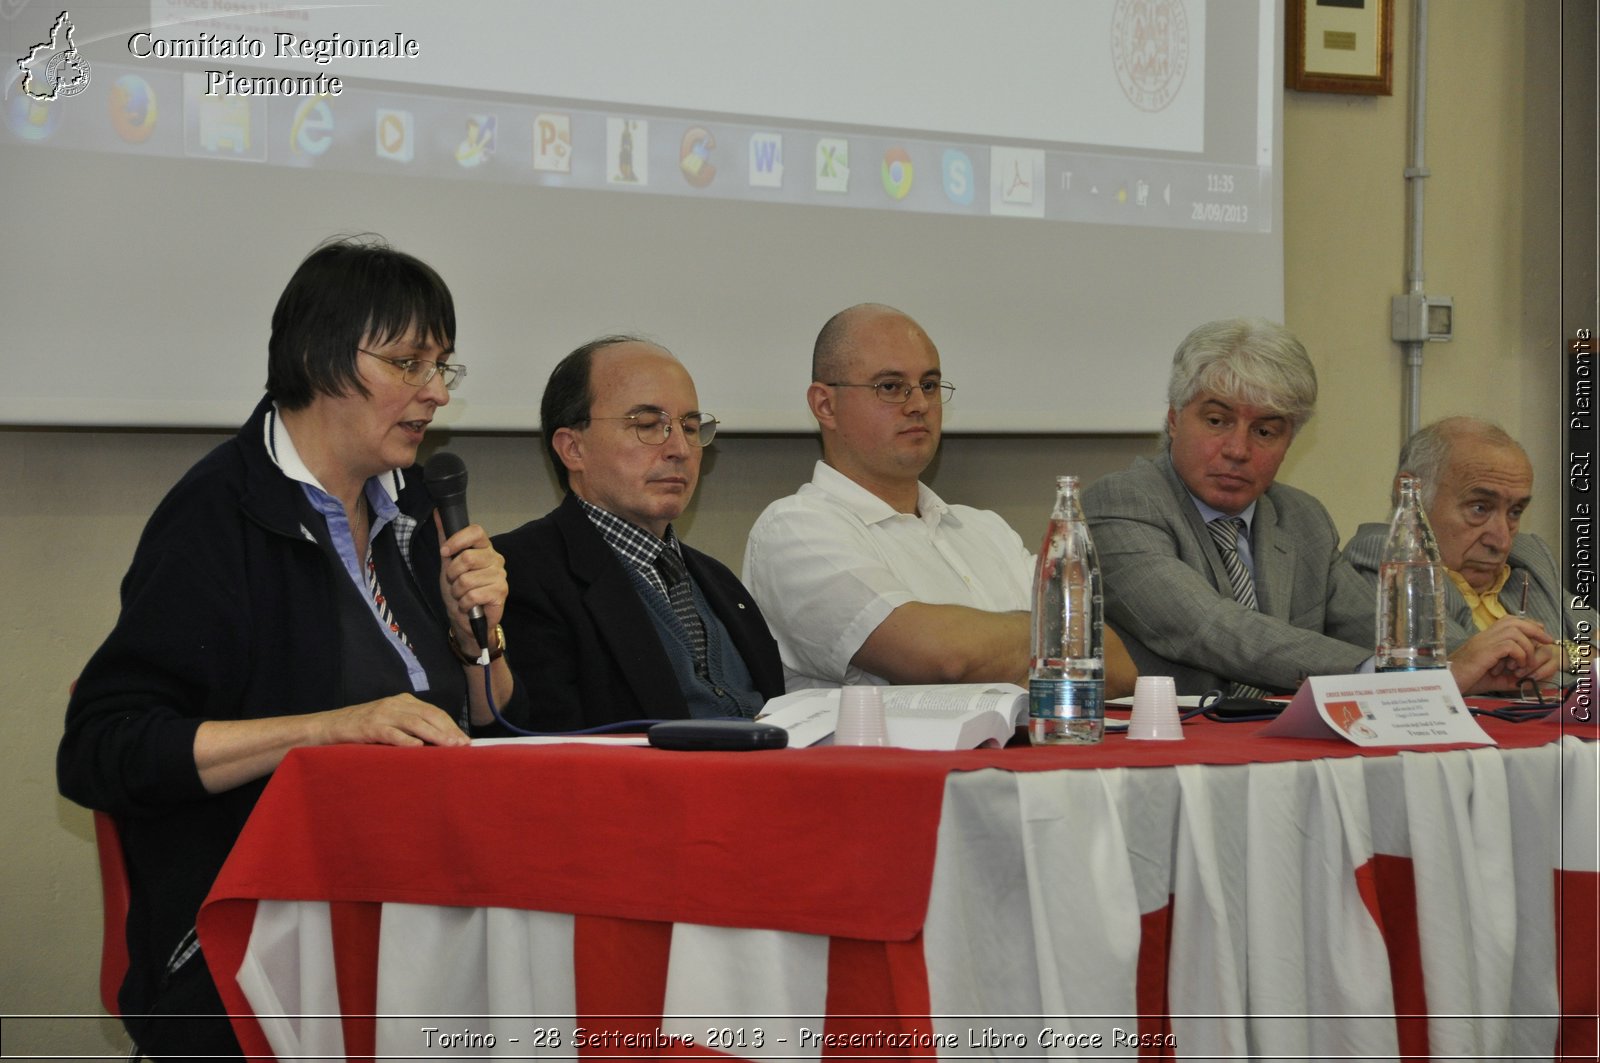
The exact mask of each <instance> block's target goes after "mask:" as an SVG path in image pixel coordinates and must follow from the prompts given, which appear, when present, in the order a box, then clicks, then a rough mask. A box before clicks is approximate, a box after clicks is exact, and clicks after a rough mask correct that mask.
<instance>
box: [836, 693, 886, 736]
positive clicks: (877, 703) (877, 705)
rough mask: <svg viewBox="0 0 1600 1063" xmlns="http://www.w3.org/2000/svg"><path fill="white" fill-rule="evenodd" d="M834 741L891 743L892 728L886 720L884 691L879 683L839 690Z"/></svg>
mask: <svg viewBox="0 0 1600 1063" xmlns="http://www.w3.org/2000/svg"><path fill="white" fill-rule="evenodd" d="M833 744H834V745H836V746H886V745H888V744H889V728H888V725H887V724H885V723H884V721H883V694H882V692H881V691H879V690H878V688H877V687H875V686H860V687H844V688H843V689H841V690H840V691H839V722H838V724H837V725H836V726H835V727H834V730H833Z"/></svg>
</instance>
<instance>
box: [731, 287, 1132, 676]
mask: <svg viewBox="0 0 1600 1063" xmlns="http://www.w3.org/2000/svg"><path fill="white" fill-rule="evenodd" d="M811 369H812V374H811V375H812V383H811V386H810V387H809V388H808V389H807V391H806V399H807V402H808V403H809V404H810V406H811V412H812V414H813V415H814V416H815V417H816V419H817V425H818V427H819V429H820V430H821V433H822V453H823V458H822V460H821V461H819V462H818V463H817V466H816V470H815V472H814V474H813V475H812V478H811V482H810V483H808V484H805V485H803V486H802V487H801V488H800V490H799V492H798V493H796V494H793V495H790V496H789V497H787V498H781V499H779V500H778V501H776V502H774V503H772V505H770V506H768V507H767V509H766V512H764V513H762V514H761V517H760V518H759V519H758V520H757V521H756V524H755V527H754V528H752V529H751V532H750V540H749V543H748V545H747V546H746V547H745V556H744V583H745V585H746V586H747V587H748V588H749V589H750V592H751V593H752V594H753V595H754V596H755V599H756V602H757V604H758V605H759V606H760V607H761V612H762V614H763V615H764V616H765V617H766V618H767V623H768V625H769V626H770V627H771V628H772V631H773V634H774V635H775V636H776V637H777V640H778V648H779V652H780V654H781V655H782V658H783V665H784V676H785V679H786V682H787V684H788V688H789V689H790V690H795V689H799V688H803V687H817V686H840V685H854V684H862V683H897V684H907V683H976V682H996V681H1004V682H1012V683H1019V684H1025V683H1026V677H1027V670H1028V642H1029V630H1028V625H1029V618H1028V608H1029V600H1030V592H1031V583H1032V579H1033V556H1032V554H1031V553H1030V552H1029V550H1028V549H1027V547H1025V546H1024V545H1023V543H1022V540H1021V539H1020V538H1018V536H1017V533H1016V532H1014V531H1013V530H1012V529H1011V527H1010V525H1008V524H1007V523H1006V522H1005V520H1004V519H1002V518H1001V517H1000V516H999V514H997V513H993V512H990V511H988V510H980V509H972V508H970V507H968V506H953V505H950V504H948V503H946V502H945V501H944V500H943V499H941V498H940V497H939V496H938V495H936V494H934V493H933V491H932V490H930V489H929V488H928V487H927V485H925V484H923V483H921V482H920V481H919V479H918V477H920V476H921V475H922V471H923V470H924V469H926V468H927V467H928V463H929V462H931V461H932V460H933V457H934V454H935V453H936V452H937V451H938V449H939V433H940V426H941V422H942V415H943V411H944V403H945V402H946V401H947V400H948V399H949V397H950V395H951V394H953V393H954V390H955V388H954V386H953V385H951V384H949V383H947V382H945V381H944V379H943V377H942V376H941V374H940V369H939V351H938V349H937V348H936V347H934V345H933V341H932V340H930V339H929V338H928V334H927V333H926V332H924V331H923V330H922V328H921V327H920V326H919V325H918V324H917V323H916V322H915V321H913V320H912V319H911V318H909V317H907V316H906V315H905V314H902V313H901V312H900V311H898V310H895V309H893V308H891V307H887V306H881V305H877V304H871V303H869V304H864V305H861V306H854V307H851V308H850V309H848V310H844V311H841V312H840V313H838V314H836V315H834V317H833V318H831V319H830V320H829V321H828V323H827V324H826V325H824V326H823V328H822V331H821V332H820V333H819V334H818V336H817V342H816V346H815V348H814V350H813V353H812V366H811ZM1105 642H1106V696H1107V697H1119V696H1121V695H1123V694H1127V693H1130V692H1131V691H1132V689H1133V680H1134V677H1135V673H1134V669H1133V663H1132V661H1131V660H1130V659H1129V657H1128V655H1127V652H1126V650H1124V649H1123V646H1122V643H1121V641H1120V640H1119V639H1118V638H1117V637H1116V635H1115V634H1114V633H1113V632H1112V631H1111V630H1110V629H1109V628H1107V630H1106V639H1105Z"/></svg>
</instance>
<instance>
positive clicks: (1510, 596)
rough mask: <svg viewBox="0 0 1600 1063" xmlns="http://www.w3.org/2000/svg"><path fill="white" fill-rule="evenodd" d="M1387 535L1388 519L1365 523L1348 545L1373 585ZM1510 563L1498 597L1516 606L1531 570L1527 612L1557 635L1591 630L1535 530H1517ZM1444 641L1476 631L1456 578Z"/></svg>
mask: <svg viewBox="0 0 1600 1063" xmlns="http://www.w3.org/2000/svg"><path fill="white" fill-rule="evenodd" d="M1388 535H1389V526H1388V525H1387V524H1363V525H1362V526H1361V527H1359V528H1357V529H1356V533H1355V535H1353V536H1351V537H1350V541H1349V542H1348V543H1346V544H1345V548H1344V556H1345V560H1347V561H1349V562H1350V564H1351V565H1352V566H1353V567H1354V568H1355V570H1356V571H1357V572H1359V573H1361V575H1362V576H1364V577H1366V579H1367V581H1368V582H1369V583H1370V584H1372V586H1373V587H1377V585H1378V564H1379V562H1380V561H1381V560H1382V556H1383V541H1384V539H1386V538H1387V537H1388ZM1506 563H1507V564H1508V565H1510V566H1511V577H1510V578H1509V579H1507V580H1506V586H1505V589H1504V590H1503V591H1501V592H1500V601H1501V603H1502V604H1504V605H1506V606H1507V607H1508V608H1509V610H1511V611H1513V612H1514V611H1515V610H1516V608H1517V605H1518V604H1519V602H1520V599H1521V597H1522V574H1523V573H1527V575H1528V616H1529V617H1531V618H1532V619H1534V620H1537V621H1539V623H1541V624H1543V625H1544V629H1545V630H1546V631H1548V632H1550V634H1552V635H1554V636H1555V637H1556V638H1561V639H1570V638H1574V637H1576V636H1577V635H1578V634H1580V633H1586V634H1590V635H1592V634H1593V632H1594V625H1595V613H1594V610H1592V609H1588V610H1579V609H1572V608H1569V605H1570V603H1571V602H1572V601H1573V600H1574V599H1575V598H1576V597H1577V596H1576V595H1573V594H1571V593H1569V592H1567V591H1564V590H1562V589H1561V578H1560V577H1559V576H1558V575H1557V574H1556V559H1555V555H1553V554H1552V553H1551V552H1550V547H1549V546H1547V545H1546V544H1545V541H1544V540H1543V539H1541V538H1539V537H1538V536H1537V535H1532V534H1522V535H1518V536H1517V537H1516V539H1514V540H1512V543H1511V554H1510V555H1509V556H1508V557H1507V558H1506ZM1444 617H1445V644H1446V645H1447V646H1448V647H1449V648H1450V650H1451V651H1452V652H1453V651H1454V650H1455V648H1456V647H1457V646H1459V645H1461V644H1462V643H1463V642H1465V641H1467V640H1468V639H1469V638H1471V637H1472V636H1473V635H1476V634H1477V633H1478V627H1477V625H1476V624H1474V623H1473V622H1472V607H1471V606H1470V605H1468V604H1467V600H1466V598H1464V597H1462V595H1461V592H1460V591H1459V590H1457V589H1456V585H1455V583H1454V582H1450V583H1447V584H1446V585H1445V589H1444Z"/></svg>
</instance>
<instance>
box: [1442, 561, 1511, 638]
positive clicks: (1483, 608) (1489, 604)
mask: <svg viewBox="0 0 1600 1063" xmlns="http://www.w3.org/2000/svg"><path fill="white" fill-rule="evenodd" d="M1445 571H1446V572H1449V573H1450V581H1451V582H1452V583H1454V584H1455V585H1456V590H1458V591H1460V592H1461V597H1463V598H1465V599H1466V600H1467V604H1468V605H1469V606H1471V607H1472V623H1473V624H1474V625H1475V626H1476V627H1477V629H1478V630H1479V631H1482V630H1483V629H1484V628H1486V627H1488V626H1489V625H1490V624H1492V623H1494V622H1495V621H1496V620H1499V619H1500V618H1501V617H1502V616H1505V615H1506V607H1505V606H1503V605H1501V604H1500V591H1501V589H1502V588H1503V587H1505V585H1506V580H1508V579H1510V578H1511V566H1510V565H1502V566H1500V576H1499V578H1497V579H1496V580H1495V581H1494V586H1493V587H1490V588H1489V589H1488V590H1486V591H1484V592H1483V593H1482V594H1479V593H1478V592H1477V591H1475V590H1473V589H1472V585H1471V584H1470V583H1468V582H1467V580H1466V577H1464V576H1462V575H1461V574H1460V573H1459V572H1457V571H1455V570H1454V569H1446V570H1445Z"/></svg>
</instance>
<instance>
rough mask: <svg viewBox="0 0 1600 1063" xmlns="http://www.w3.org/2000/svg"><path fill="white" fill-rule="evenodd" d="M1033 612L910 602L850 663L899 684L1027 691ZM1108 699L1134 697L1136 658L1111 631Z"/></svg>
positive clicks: (1108, 634)
mask: <svg viewBox="0 0 1600 1063" xmlns="http://www.w3.org/2000/svg"><path fill="white" fill-rule="evenodd" d="M1030 624H1031V619H1030V617H1029V615H1028V614H1027V613H1024V612H1014V613H991V612H986V611H984V610H982V609H973V608H970V607H968V606H965V605H930V604H927V603H925V602H906V603H905V604H903V605H901V606H898V607H897V608H896V609H895V610H894V611H893V612H891V613H890V614H889V615H888V617H887V618H886V619H885V620H884V621H883V623H881V624H879V625H878V626H877V627H876V628H875V629H873V632H872V634H870V635H868V636H867V640H866V641H865V642H864V643H862V644H861V649H859V650H857V651H856V654H855V656H854V657H852V658H851V660H850V663H851V664H853V665H855V666H856V667H857V668H860V669H862V670H864V671H867V672H871V673H873V674H874V675H881V676H883V677H884V678H885V679H888V680H889V681H890V682H893V683H903V684H915V683H928V682H937V683H996V682H1004V683H1016V684H1018V685H1021V686H1026V685H1027V682H1028V664H1029V659H1030V653H1029V643H1030ZM1104 648H1105V676H1106V697H1108V698H1120V697H1124V696H1126V695H1128V694H1131V693H1133V685H1134V680H1135V679H1136V678H1137V676H1138V671H1137V669H1135V668H1134V665H1133V659H1132V658H1131V657H1129V656H1128V651H1127V649H1126V648H1125V647H1124V646H1123V645H1122V640H1121V639H1120V638H1118V637H1117V634H1116V632H1114V631H1112V630H1111V629H1110V627H1107V628H1106V632H1105V647H1104Z"/></svg>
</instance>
